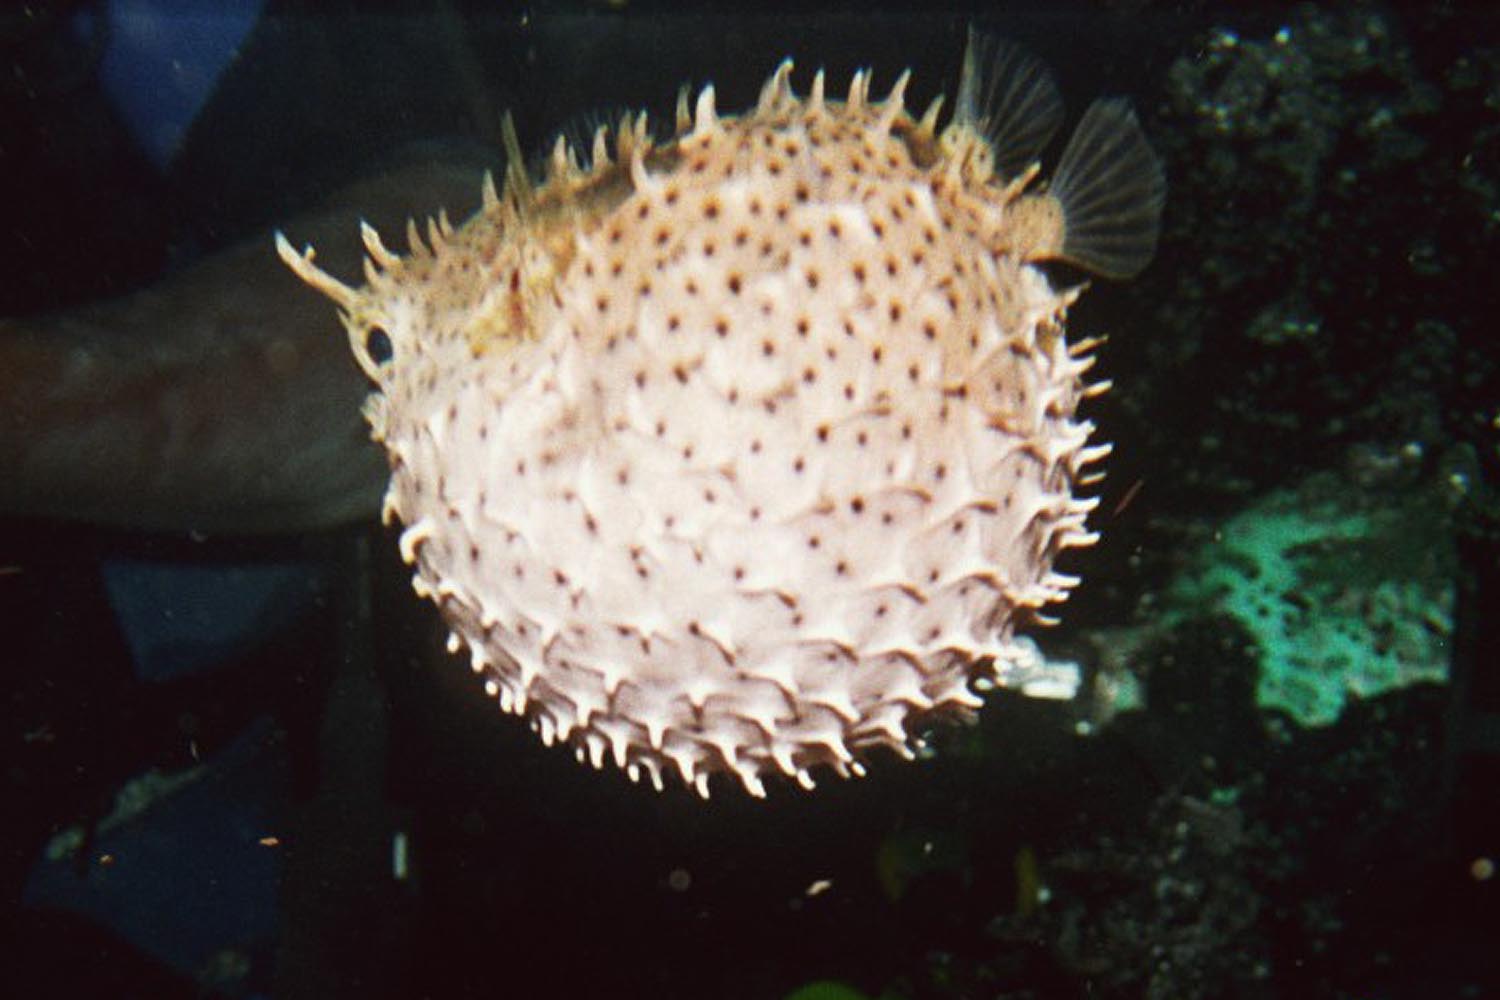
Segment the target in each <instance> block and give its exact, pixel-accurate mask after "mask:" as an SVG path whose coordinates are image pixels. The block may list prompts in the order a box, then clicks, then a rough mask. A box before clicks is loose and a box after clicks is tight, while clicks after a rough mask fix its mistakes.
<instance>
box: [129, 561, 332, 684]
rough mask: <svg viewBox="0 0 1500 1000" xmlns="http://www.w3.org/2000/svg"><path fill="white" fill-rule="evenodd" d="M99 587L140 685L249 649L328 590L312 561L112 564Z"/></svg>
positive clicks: (205, 667)
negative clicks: (110, 607) (108, 603)
mask: <svg viewBox="0 0 1500 1000" xmlns="http://www.w3.org/2000/svg"><path fill="white" fill-rule="evenodd" d="M103 574H104V585H105V589H106V591H107V592H108V594H109V600H110V603H111V604H112V605H113V606H114V610H115V615H116V617H117V618H118V619H119V622H120V629H121V631H122V632H123V633H124V635H125V641H126V644H127V645H128V646H129V647H130V653H131V658H132V659H133V660H134V661H135V672H136V676H137V677H139V678H140V679H141V680H143V681H168V680H172V679H174V678H177V677H181V676H183V675H184V674H189V673H193V672H194V671H198V670H210V669H212V668H214V667H216V666H219V665H221V664H223V663H224V662H225V661H226V660H230V659H232V658H235V657H237V656H240V655H244V654H245V653H247V652H249V651H251V650H253V649H254V648H255V647H256V646H257V645H258V644H260V643H261V642H263V641H265V639H266V638H267V637H269V636H274V635H276V634H278V633H279V632H280V631H281V630H282V629H283V628H285V627H287V626H289V625H291V624H292V623H293V622H294V621H296V620H297V618H298V617H300V616H301V615H303V614H305V613H306V612H307V610H308V609H309V608H310V607H311V606H312V604H313V602H314V601H316V600H317V599H318V598H319V597H321V596H323V595H324V594H326V592H327V583H328V581H327V579H326V571H325V570H324V568H323V567H322V566H320V565H319V564H317V563H312V562H307V563H300V562H278V563H250V564H244V565H239V564H231V565H219V566H214V565H193V564H185V563H163V562H147V561H136V560H111V561H109V562H106V563H105V564H104V567H103Z"/></svg>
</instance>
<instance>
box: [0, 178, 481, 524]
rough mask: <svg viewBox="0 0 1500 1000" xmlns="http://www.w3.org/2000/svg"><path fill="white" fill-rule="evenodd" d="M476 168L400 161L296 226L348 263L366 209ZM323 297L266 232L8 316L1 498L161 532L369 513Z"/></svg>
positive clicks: (343, 373) (0, 343)
mask: <svg viewBox="0 0 1500 1000" xmlns="http://www.w3.org/2000/svg"><path fill="white" fill-rule="evenodd" d="M478 181H479V171H478V170H476V169H470V168H468V167H462V166H455V165H451V164H441V163H433V164H425V165H417V166H412V167H408V168H404V169H401V170H399V171H396V172H394V173H390V174H386V175H383V176H380V177H376V178H372V179H370V180H367V181H363V182H360V183H358V184H355V185H352V186H351V187H350V188H348V189H347V190H345V191H343V192H340V193H339V194H338V195H337V196H335V198H333V199H331V201H330V204H328V205H327V206H325V207H324V208H323V209H321V210H318V211H316V212H314V213H311V214H310V215H308V216H306V217H304V218H302V219H300V220H297V221H296V222H294V223H293V224H292V225H291V226H290V227H289V228H290V229H291V231H292V232H294V233H296V234H297V235H299V236H309V237H311V238H313V239H316V240H317V241H318V244H319V246H321V247H323V248H324V252H325V254H326V256H327V259H328V260H329V261H330V262H332V263H333V264H335V265H336V266H340V267H345V268H349V269H354V268H357V267H358V264H359V260H360V256H361V248H360V247H359V242H358V239H357V233H358V221H359V219H360V218H361V217H366V218H371V219H386V220H388V224H390V225H393V226H394V225H399V223H400V221H401V220H402V219H403V218H405V217H408V216H409V215H410V214H413V213H420V212H423V211H426V210H429V209H430V208H432V207H434V206H436V205H439V204H448V205H455V206H457V205H463V204H466V203H472V202H473V201H474V193H475V192H476V191H477V190H478ZM365 393H366V386H365V383H364V379H363V378H362V376H361V375H360V373H359V370H358V369H357V368H356V367H355V366H354V365H353V364H352V363H351V362H350V360H349V356H348V352H347V349H346V348H345V346H344V344H343V343H341V342H340V338H339V337H337V336H334V335H332V318H331V317H330V316H329V314H328V308H327V303H326V302H325V301H324V300H323V299H322V298H321V297H319V296H318V295H317V294H316V293H314V292H311V291H310V290H308V289H305V288H303V287H301V286H300V285H299V284H298V283H296V282H289V281H288V280H287V277H286V272H285V270H284V269H283V268H281V267H280V265H279V264H278V263H277V262H276V261H275V260H274V258H272V257H271V256H270V255H268V254H267V253H266V250H265V239H264V237H258V238H256V239H254V240H251V241H249V242H247V243H245V244H242V245H239V246H236V247H233V248H230V249H228V250H225V251H223V252H221V253H219V254H217V255H215V256H213V257H211V258H209V259H207V260H204V261H202V262H200V263H198V264H197V265H195V266H193V267H190V268H188V269H186V270H184V271H183V272H181V273H180V274H177V275H173V276H172V277H170V278H168V279H166V280H164V281H163V282H162V283H160V284H158V285H155V286H153V287H150V288H146V289H143V290H141V291H138V292H135V293H132V294H130V295H127V296H124V297H122V298H119V299H115V300H112V301H107V302H100V303H94V304H90V305H87V306H83V307H79V308H76V309H72V310H69V311H67V312H62V313H55V314H50V315H39V316H30V317H25V318H19V319H4V320H0V400H3V401H4V402H3V404H0V469H3V470H4V475H3V476H0V513H4V514H9V515H25V516H35V517H47V518H56V519H63V520H72V521H83V522H90V523H96V524H104V525H110V526H116V527H124V528H137V529H148V530H154V531H168V532H189V531H196V532H214V533H227V534H252V533H253V534H262V533H280V532H299V531H305V530H309V529H316V528H324V527H330V526H334V525H339V524H345V523H350V522H353V521H358V520H361V519H364V518H369V517H373V516H374V515H375V513H376V512H377V511H378V510H379V508H380V493H381V487H382V485H383V483H384V481H385V462H384V459H383V456H382V455H381V452H380V449H378V448H376V447H375V446H373V445H372V444H371V443H370V442H369V440H368V433H367V430H366V428H365V427H364V425H363V422H362V420H361V419H360V415H359V410H360V403H361V401H362V400H363V399H364V396H365Z"/></svg>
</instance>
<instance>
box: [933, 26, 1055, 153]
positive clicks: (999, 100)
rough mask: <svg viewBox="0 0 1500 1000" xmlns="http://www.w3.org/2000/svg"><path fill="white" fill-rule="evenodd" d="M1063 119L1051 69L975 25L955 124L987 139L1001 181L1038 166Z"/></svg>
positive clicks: (967, 47)
mask: <svg viewBox="0 0 1500 1000" xmlns="http://www.w3.org/2000/svg"><path fill="white" fill-rule="evenodd" d="M1062 118H1063V104H1062V96H1061V95H1060V94H1059V93H1058V90H1057V84H1056V83H1055V82H1054V81H1053V79H1052V73H1051V72H1050V71H1049V70H1048V69H1047V67H1046V66H1044V65H1042V63H1041V61H1040V60H1039V59H1037V58H1036V57H1035V56H1032V55H1031V54H1030V53H1028V52H1026V51H1025V50H1024V49H1022V48H1020V47H1019V46H1017V45H1014V44H1012V43H1011V42H1008V41H1005V40H1004V39H1001V38H997V37H995V36H994V35H992V34H990V33H988V32H985V31H980V30H978V29H976V28H974V27H973V26H972V25H971V26H970V28H969V43H968V45H967V46H966V47H965V49H964V65H963V72H962V73H961V75H960V76H959V79H958V100H957V101H955V102H954V105H953V123H954V124H956V125H968V126H970V127H971V128H973V129H974V130H975V131H976V132H979V133H981V134H982V135H984V136H985V137H986V138H988V139H989V141H990V145H991V146H993V147H994V151H995V165H996V166H997V167H998V168H999V170H1000V173H1001V175H1002V176H1004V177H1005V178H1007V179H1009V178H1012V177H1015V176H1016V175H1017V174H1019V173H1020V172H1021V171H1022V170H1025V169H1026V168H1027V167H1028V166H1030V165H1031V164H1032V163H1033V162H1035V161H1036V159H1037V157H1038V156H1040V155H1041V152H1042V150H1043V149H1045V148H1046V146H1047V143H1049V142H1051V141H1052V137H1053V136H1054V135H1056V134H1057V129H1058V127H1059V126H1060V125H1061V124H1062Z"/></svg>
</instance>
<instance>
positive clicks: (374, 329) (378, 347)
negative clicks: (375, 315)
mask: <svg viewBox="0 0 1500 1000" xmlns="http://www.w3.org/2000/svg"><path fill="white" fill-rule="evenodd" d="M365 354H367V355H368V356H369V358H370V360H371V361H372V362H374V363H375V364H376V365H377V366H378V365H383V364H385V363H386V362H387V361H389V360H391V357H392V356H393V355H394V354H395V348H394V347H393V346H392V345H391V335H390V334H388V333H386V332H385V327H383V326H381V325H380V324H378V323H376V324H372V325H371V326H370V327H369V329H367V330H365Z"/></svg>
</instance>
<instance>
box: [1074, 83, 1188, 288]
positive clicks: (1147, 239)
mask: <svg viewBox="0 0 1500 1000" xmlns="http://www.w3.org/2000/svg"><path fill="white" fill-rule="evenodd" d="M1050 193H1051V194H1052V196H1053V197H1054V198H1056V199H1057V201H1058V204H1059V205H1060V206H1061V207H1062V214H1063V220H1064V232H1063V244H1062V253H1061V256H1062V257H1064V258H1066V259H1067V260H1070V261H1072V262H1073V263H1075V264H1077V265H1078V266H1079V267H1084V268H1087V269H1088V270H1090V271H1093V272H1095V273H1096V274H1102V275H1104V276H1105V277H1107V278H1131V277H1134V276H1135V275H1137V274H1139V273H1140V272H1141V270H1142V269H1144V268H1145V266H1146V265H1147V264H1149V263H1150V262H1151V257H1152V256H1153V255H1154V254H1155V253H1156V241H1157V238H1158V236H1159V235H1160V233H1161V211H1162V206H1163V205H1164V204H1165V203H1166V198H1167V181H1166V175H1165V174H1164V173H1163V172H1162V168H1161V161H1160V160H1159V159H1157V156H1156V154H1155V153H1154V152H1153V151H1152V149H1151V144H1150V143H1148V142H1147V141H1146V134H1145V133H1144V132H1143V131H1141V124H1140V122H1138V121H1137V120H1136V117H1135V112H1134V111H1132V110H1131V109H1130V102H1128V101H1126V100H1125V99H1124V98H1111V99H1108V100H1098V101H1095V102H1094V103H1093V104H1091V105H1089V109H1088V111H1086V112H1084V115H1083V120H1082V121H1080V122H1079V123H1078V128H1077V130H1076V131H1074V133H1073V137H1072V138H1071V139H1069V140H1068V146H1067V149H1065V150H1063V155H1062V162H1061V163H1059V164H1058V166H1057V173H1056V175H1055V176H1054V177H1053V179H1052V187H1051V189H1050Z"/></svg>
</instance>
